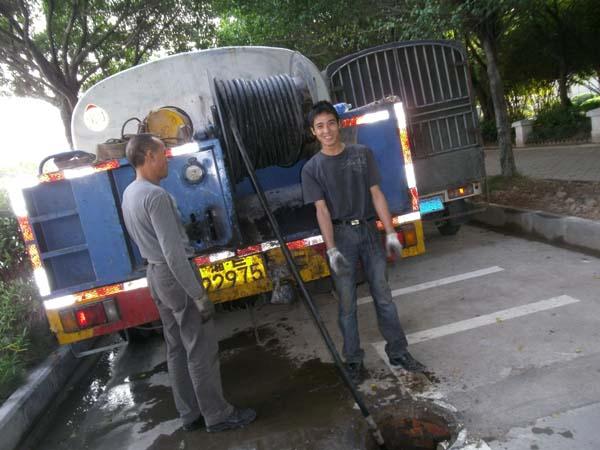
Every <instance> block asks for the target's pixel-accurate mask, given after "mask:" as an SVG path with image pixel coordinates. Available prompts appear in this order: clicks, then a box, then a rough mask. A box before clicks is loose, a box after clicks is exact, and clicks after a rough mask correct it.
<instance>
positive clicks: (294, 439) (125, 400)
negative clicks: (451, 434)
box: [37, 317, 443, 450]
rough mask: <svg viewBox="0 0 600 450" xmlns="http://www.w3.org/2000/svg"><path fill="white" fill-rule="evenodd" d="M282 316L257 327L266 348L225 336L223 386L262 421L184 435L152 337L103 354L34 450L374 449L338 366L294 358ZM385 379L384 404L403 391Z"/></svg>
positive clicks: (245, 336) (240, 336) (251, 339)
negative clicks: (396, 390) (282, 338)
mask: <svg viewBox="0 0 600 450" xmlns="http://www.w3.org/2000/svg"><path fill="white" fill-rule="evenodd" d="M286 322H287V319H286V318H285V317H284V318H282V319H280V320H278V321H277V322H275V323H274V324H270V325H266V326H261V327H259V328H258V330H257V331H258V335H259V339H260V341H261V344H260V345H259V344H258V343H257V340H256V336H255V334H254V332H253V330H246V331H242V332H238V333H236V334H235V335H233V336H232V337H230V338H226V339H224V340H222V341H221V342H220V354H221V367H222V378H223V385H224V391H225V392H226V395H227V397H228V399H229V400H230V401H231V402H232V403H233V404H236V405H239V406H251V407H253V408H255V409H256V411H257V413H258V420H257V422H255V423H254V424H252V425H251V426H249V427H247V428H245V429H242V430H237V431H232V432H226V433H215V434H208V433H206V432H205V431H204V430H199V431H196V432H191V433H186V432H184V431H183V430H182V429H181V428H180V422H179V420H178V418H177V412H176V410H175V406H174V403H173V400H172V396H171V391H170V388H169V380H168V374H167V366H166V362H165V361H162V360H161V358H158V356H159V355H162V354H163V352H164V347H163V342H162V338H161V337H159V336H155V337H153V338H151V339H149V340H148V341H147V342H145V343H144V344H142V345H130V346H129V347H127V348H125V349H123V350H121V351H120V352H119V351H113V352H111V353H108V354H106V355H104V356H103V357H102V358H101V360H100V361H99V362H98V364H97V366H96V369H95V370H94V371H93V373H92V374H90V376H89V377H86V378H84V379H83V380H81V381H80V382H79V383H78V385H76V386H73V387H72V392H71V395H70V397H69V399H68V400H67V401H66V402H65V404H64V405H63V407H62V408H61V412H60V413H58V414H57V415H56V416H55V418H54V419H53V420H52V422H51V423H49V424H48V430H50V431H49V432H48V434H47V435H46V436H45V437H44V439H43V442H42V443H40V445H39V446H38V447H37V448H38V449H40V450H42V449H44V450H47V449H53V450H72V449H73V448H77V449H156V450H158V449H165V450H166V449H182V450H183V449H192V448H202V449H232V450H233V449H236V450H237V449H239V450H241V449H256V450H259V449H275V448H281V449H283V448H289V449H293V448H298V449H301V448H302V449H308V448H311V449H334V450H335V449H340V450H341V449H353V448H356V449H359V448H361V449H362V448H369V449H370V448H374V447H373V445H374V444H373V443H372V441H371V438H370V437H369V436H367V430H366V425H365V424H364V423H363V422H362V418H361V416H360V414H359V412H358V410H357V409H355V408H353V405H354V402H353V400H352V398H351V396H350V394H349V392H348V391H347V389H346V388H345V386H344V385H343V383H342V382H341V380H340V378H339V376H338V374H337V372H336V369H335V367H334V366H333V364H332V363H324V362H322V361H321V360H320V359H318V358H310V359H307V358H306V357H305V358H301V359H298V358H291V357H290V356H289V354H288V350H289V349H286V346H285V344H283V343H282V342H281V341H280V340H279V338H278V336H280V335H285V336H287V337H289V335H290V334H293V333H294V331H293V329H292V328H291V327H290V326H288V325H287V323H286ZM385 378H386V377H385V376H384V377H383V379H379V380H377V381H375V380H373V384H372V385H371V388H370V389H371V392H372V393H373V394H378V395H370V397H371V399H370V400H371V402H373V403H374V404H379V405H380V406H381V405H384V404H389V403H390V400H391V399H396V400H398V399H400V398H401V397H402V396H401V394H400V393H394V388H393V386H392V385H393V380H392V379H391V378H390V379H389V380H388V381H387V383H383V384H382V382H383V381H385ZM378 386H383V389H381V390H379V389H378ZM377 397H384V398H382V399H379V400H378V399H377ZM380 400H383V401H380ZM441 440H443V439H442V438H439V439H438V441H441ZM432 445H433V444H432ZM392 448H393V447H390V450H391V449H392ZM398 448H399V449H400V448H401V449H407V450H408V449H412V448H434V447H432V446H431V445H430V446H429V447H407V446H403V447H398Z"/></svg>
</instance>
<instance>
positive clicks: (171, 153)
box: [165, 147, 173, 158]
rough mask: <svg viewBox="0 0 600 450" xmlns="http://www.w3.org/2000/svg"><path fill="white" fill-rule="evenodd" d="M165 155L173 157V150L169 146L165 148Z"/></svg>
mask: <svg viewBox="0 0 600 450" xmlns="http://www.w3.org/2000/svg"><path fill="white" fill-rule="evenodd" d="M165 156H166V157H167V158H172V157H173V150H172V149H171V148H170V147H169V148H167V149H165Z"/></svg>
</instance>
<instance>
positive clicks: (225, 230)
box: [11, 42, 484, 344]
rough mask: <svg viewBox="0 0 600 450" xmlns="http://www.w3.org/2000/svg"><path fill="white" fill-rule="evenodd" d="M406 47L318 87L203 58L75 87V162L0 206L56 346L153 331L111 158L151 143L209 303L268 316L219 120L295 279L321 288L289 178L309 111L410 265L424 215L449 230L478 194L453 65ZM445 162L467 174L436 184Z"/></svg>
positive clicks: (306, 222)
mask: <svg viewBox="0 0 600 450" xmlns="http://www.w3.org/2000/svg"><path fill="white" fill-rule="evenodd" d="M411 45H412V47H411V46H410V45H404V44H402V45H400V44H396V46H395V47H393V48H392V47H385V48H383V47H382V48H380V49H379V50H377V49H375V50H374V51H372V52H370V53H361V54H359V55H355V56H352V57H349V59H344V60H340V61H337V62H335V63H333V64H332V65H330V66H329V67H328V68H327V70H326V71H325V74H323V73H321V72H320V71H319V70H318V69H317V68H316V66H315V65H314V64H313V63H312V62H311V61H310V60H308V59H307V58H306V57H304V56H302V55H301V54H299V53H298V52H294V51H291V50H286V49H280V48H268V47H232V48H218V49H211V50H203V51H197V52H189V53H183V54H177V55H173V56H169V57H166V58H162V59H159V60H156V61H152V62H149V63H146V64H142V65H140V66H136V67H134V68H131V69H128V70H126V71H123V72H121V73H118V74H116V75H113V76H111V77H109V78H107V79H105V80H103V81H101V82H99V83H98V84H96V85H95V86H93V87H92V88H90V89H89V90H88V91H87V92H86V93H85V94H84V95H83V96H82V97H81V99H80V100H79V102H78V104H77V106H76V108H75V111H74V114H73V119H72V133H73V138H74V144H75V147H76V148H77V151H76V152H71V153H66V154H65V153H61V154H58V155H55V156H53V157H50V158H46V159H45V160H44V161H43V162H42V164H40V171H39V175H38V177H37V178H36V179H35V180H33V181H31V182H29V183H27V184H26V185H24V186H22V187H21V188H20V189H18V190H16V191H14V192H12V194H11V200H12V205H13V209H14V212H15V214H16V215H17V217H18V220H19V224H20V227H21V231H22V235H23V239H24V241H25V244H26V246H27V250H28V252H29V256H30V258H31V262H32V265H33V269H34V276H35V279H36V282H37V284H38V287H39V290H40V294H41V297H42V299H43V302H44V306H45V310H46V314H47V317H48V320H49V323H50V326H51V329H52V331H53V332H54V333H55V334H56V336H57V338H58V341H59V342H60V343H61V344H70V343H74V342H78V341H82V340H85V339H89V338H92V337H96V336H101V335H105V334H109V333H115V332H122V331H124V330H127V329H131V328H134V327H138V326H140V325H143V324H146V323H150V322H153V321H157V320H159V316H158V312H157V310H156V307H155V306H154V304H153V302H152V300H151V298H150V294H149V291H148V286H147V281H146V279H145V261H144V260H143V259H142V257H141V255H140V253H139V250H138V249H137V247H136V245H135V243H134V242H133V241H132V240H131V238H130V237H129V236H128V234H127V231H126V229H125V227H124V224H123V218H122V215H121V208H120V205H121V198H122V194H123V191H124V190H125V188H126V187H127V185H128V184H129V183H130V182H131V181H132V180H133V179H134V175H135V174H134V170H133V168H132V167H131V166H130V165H129V163H128V162H127V160H126V159H125V158H124V148H125V144H126V141H127V138H128V136H129V135H130V134H131V133H136V132H141V131H143V132H151V133H154V134H155V135H157V136H159V137H160V138H161V139H163V141H164V142H165V143H166V145H167V147H168V150H167V155H168V158H169V176H168V177H167V178H166V179H164V180H163V181H162V185H163V186H164V187H165V189H167V190H168V191H169V192H170V193H171V194H172V195H173V196H174V198H175V200H176V202H177V205H178V208H179V210H180V213H181V218H182V220H183V223H184V225H185V226H186V230H187V231H188V235H189V236H190V239H191V242H192V243H193V246H194V248H195V250H196V255H195V257H194V259H193V261H194V263H195V264H196V266H197V267H198V271H199V273H200V275H201V277H202V280H203V284H204V286H205V288H206V289H207V291H208V295H209V297H210V298H211V300H212V301H213V302H215V303H224V302H230V301H234V300H237V299H241V298H245V297H249V296H255V295H257V294H269V293H270V294H269V295H270V296H271V297H270V298H271V300H272V301H273V302H281V301H286V300H289V298H290V296H291V295H292V294H293V290H294V289H293V282H292V281H291V275H290V273H289V271H288V269H287V267H286V264H285V260H284V258H283V255H282V252H281V249H280V248H279V244H278V242H277V241H276V240H275V237H274V235H273V232H272V230H271V229H270V227H269V225H268V223H267V220H266V217H265V213H264V211H263V210H262V209H261V208H260V205H259V202H258V199H257V196H256V193H255V192H254V190H253V188H252V187H251V184H250V182H249V179H248V176H247V173H246V170H245V168H244V166H243V165H242V163H241V161H240V157H239V153H238V151H237V147H236V143H235V140H234V139H233V136H232V134H231V126H230V124H231V123H232V121H234V122H235V123H236V125H237V127H238V129H239V131H240V134H241V137H242V140H243V142H244V145H245V147H246V149H247V151H248V153H249V154H250V157H251V159H252V163H253V165H254V168H255V171H256V174H257V177H258V179H259V181H260V183H261V185H262V188H263V189H264V191H265V193H266V196H267V199H268V201H269V204H270V207H271V209H272V211H273V213H274V214H275V217H276V218H277V220H278V222H279V225H280V227H281V230H282V232H283V235H284V236H285V239H286V241H287V246H288V247H289V249H290V250H291V251H292V254H293V256H294V259H295V262H296V264H297V265H298V267H299V270H300V274H301V276H302V278H303V279H304V280H305V281H315V280H318V279H321V278H325V277H328V276H329V269H328V265H327V263H326V257H325V248H324V243H323V239H322V237H321V236H320V232H319V228H318V225H317V222H316V218H315V211H314V207H313V206H312V205H304V203H303V201H302V193H301V186H300V172H301V169H302V167H303V165H304V164H305V163H306V161H307V160H308V158H310V157H311V156H312V155H313V154H314V153H315V152H316V151H318V147H317V144H316V142H314V140H313V139H312V138H311V135H310V133H309V129H308V127H307V124H306V123H305V119H304V118H305V116H306V113H307V111H308V110H309V109H310V107H311V105H312V104H313V103H314V102H316V101H318V100H332V99H333V101H334V102H336V103H339V105H338V106H337V107H338V108H339V110H340V112H341V126H342V135H343V139H344V140H345V141H346V142H347V143H352V142H355V143H362V144H365V145H367V146H369V147H370V148H372V149H373V152H374V156H375V159H376V161H377V164H378V165H379V169H380V172H381V179H382V182H381V188H382V190H383V192H384V193H385V195H386V197H387V199H388V203H389V207H390V211H391V212H392V214H393V221H394V225H395V227H396V230H397V232H398V236H399V238H400V240H401V242H403V244H404V250H403V252H402V257H410V256H416V255H419V254H422V253H423V252H424V251H425V245H424V239H423V228H422V218H423V216H424V215H426V214H437V216H438V217H439V218H440V220H441V222H440V227H442V229H443V227H444V226H446V227H452V226H453V227H456V226H457V222H451V221H452V220H453V219H454V217H455V215H453V208H452V207H451V205H449V203H450V202H454V201H457V200H462V199H464V198H465V197H468V196H472V195H477V194H479V193H480V192H481V187H480V186H481V185H480V183H481V180H482V177H483V176H484V172H483V168H482V165H483V160H482V150H481V146H480V145H478V144H476V143H475V138H474V137H473V136H474V135H475V133H474V132H473V130H474V129H476V128H477V121H476V116H475V112H474V107H473V104H472V99H471V98H470V97H469V96H470V87H469V86H470V85H469V84H468V77H467V70H466V67H465V61H464V52H462V50H461V49H460V48H459V47H457V46H456V45H455V44H452V43H448V42H436V43H429V44H425V43H414V44H411ZM411 58H414V59H411ZM432 58H433V59H432ZM432 61H435V62H436V65H433V62H432ZM415 62H416V63H417V67H416V68H415V67H414V66H413V65H414V63H415ZM442 62H443V63H444V64H446V66H447V67H445V68H444V66H442ZM406 65H409V66H410V67H405V66H406ZM415 70H416V72H415ZM406 71H408V72H406ZM417 73H418V77H417ZM411 74H412V75H411ZM406 77H409V78H410V79H411V80H412V83H413V84H412V85H410V86H409V87H410V88H407V87H406V86H405V84H403V83H405V82H406ZM417 79H418V80H419V82H420V83H421V84H415V83H416V80H417ZM358 80H361V82H360V84H357V83H358ZM399 80H403V81H402V82H401V81H399ZM425 80H427V82H428V83H430V84H429V85H427V86H426V83H425ZM432 85H435V86H434V87H433V91H431V86H432ZM399 87H400V89H399ZM430 91H431V92H432V93H428V92H430ZM448 92H450V93H451V94H452V95H454V96H455V97H456V98H454V97H452V98H450V97H449V96H451V94H448ZM412 94H414V96H411V95H412ZM419 95H421V96H419ZM465 96H466V97H465ZM467 97H469V104H468V105H467V101H466V99H467ZM424 102H425V103H426V104H424ZM432 105H433V106H432ZM420 108H421V109H420ZM436 108H437V109H436ZM440 111H443V112H444V114H443V115H442V114H441V113H440ZM411 114H412V116H411ZM467 131H468V132H467ZM445 144H448V145H451V147H448V148H446V147H443V146H444V145H445ZM416 145H418V147H415V146H416ZM457 145H459V147H457V148H456V149H455V147H456V146H457ZM440 146H442V147H440ZM452 146H454V147H452ZM424 147H427V148H429V150H427V151H424V150H423V148H424ZM440 148H442V150H440ZM427 152H429V153H427ZM453 154H454V155H456V156H455V157H454V159H453V157H452V155H453ZM451 161H454V162H451ZM461 164H464V165H465V166H468V169H469V170H470V171H471V172H472V173H469V174H466V175H465V176H463V177H458V176H457V174H456V170H453V171H451V170H450V166H451V167H454V169H456V168H457V167H459V166H461ZM449 165H450V166H449ZM53 166H54V167H53ZM473 168H475V169H476V170H471V169H473ZM430 171H433V172H435V173H432V172H430ZM438 171H439V173H438ZM450 175H451V176H450ZM444 177H446V178H447V181H446V182H444V181H443V180H442V178H444ZM421 187H423V188H424V190H425V191H426V193H427V196H426V197H425V198H423V196H422V192H420V190H421ZM420 194H421V196H420ZM459 209H460V208H459ZM462 212H463V211H462V210H461V211H459V215H460V214H461V213H462ZM379 225H380V227H381V224H379ZM381 229H382V227H381ZM448 231H453V230H451V229H446V230H445V232H448Z"/></svg>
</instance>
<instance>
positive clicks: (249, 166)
mask: <svg viewBox="0 0 600 450" xmlns="http://www.w3.org/2000/svg"><path fill="white" fill-rule="evenodd" d="M229 125H230V127H229V129H230V130H231V133H232V135H233V139H234V141H235V143H236V144H237V149H238V151H239V154H240V156H241V159H242V161H243V163H244V165H245V167H246V170H247V172H248V176H249V178H250V181H251V182H252V185H253V186H254V189H255V190H256V194H257V196H258V199H259V200H260V204H261V206H262V207H263V209H264V210H265V213H266V214H267V217H268V219H269V222H270V224H271V227H272V228H273V232H274V233H275V236H276V237H277V240H278V241H279V245H280V246H281V251H282V252H283V256H284V257H285V260H286V262H287V265H288V267H289V268H290V271H291V272H292V275H293V276H294V279H295V280H296V283H297V284H298V287H299V288H300V292H301V293H302V298H303V299H304V303H305V305H306V307H307V309H308V310H309V312H310V313H311V315H312V317H313V319H314V321H315V324H316V325H317V328H318V329H319V332H320V333H321V337H322V338H323V340H324V341H325V345H326V346H327V348H328V350H329V353H330V354H331V356H332V357H333V361H334V363H335V367H336V368H337V370H338V372H339V374H340V376H341V377H342V380H343V381H344V383H345V384H346V387H347V388H348V389H349V390H350V392H351V393H352V396H353V397H354V401H355V402H356V404H357V405H358V407H359V409H360V412H361V413H362V415H363V417H364V418H365V420H366V421H367V425H368V426H369V429H370V430H371V434H372V435H373V438H374V439H375V442H377V444H378V445H379V448H381V449H382V450H385V442H384V440H383V436H382V435H381V432H380V431H379V428H378V427H377V424H376V423H375V421H374V420H373V417H372V416H371V414H370V413H369V410H368V409H367V406H366V404H365V402H364V400H363V398H362V396H361V395H360V393H359V392H358V391H357V390H356V387H355V386H354V384H353V383H352V380H351V379H350V376H349V375H348V372H347V371H346V369H345V368H344V365H343V363H342V359H341V358H340V355H339V353H338V352H337V350H336V348H335V345H334V343H333V340H332V339H331V336H330V335H329V332H328V331H327V327H325V324H324V323H323V319H321V315H320V314H319V311H318V310H317V307H316V306H315V303H314V301H313V299H312V296H311V295H310V293H309V292H308V290H307V289H306V285H305V284H304V281H303V280H302V277H301V276H300V272H298V268H297V267H296V263H295V262H294V259H293V257H292V254H291V253H290V250H289V249H288V247H287V245H286V242H285V240H284V239H283V235H282V234H281V230H280V229H279V224H278V223H277V219H275V216H274V215H273V212H272V211H271V208H270V207H269V204H268V202H267V198H266V196H265V193H264V191H263V189H262V187H261V185H260V183H259V182H258V179H257V178H256V173H255V172H254V170H255V167H254V165H253V162H252V160H251V159H250V156H249V154H248V152H247V151H246V148H245V146H244V143H243V140H242V136H241V133H240V131H239V130H238V128H237V125H236V122H235V120H234V119H231V120H229Z"/></svg>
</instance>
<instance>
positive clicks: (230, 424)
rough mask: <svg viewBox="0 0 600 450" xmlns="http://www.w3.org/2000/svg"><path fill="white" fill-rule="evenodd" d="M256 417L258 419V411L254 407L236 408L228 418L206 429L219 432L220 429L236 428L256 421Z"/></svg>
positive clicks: (210, 431)
mask: <svg viewBox="0 0 600 450" xmlns="http://www.w3.org/2000/svg"><path fill="white" fill-rule="evenodd" d="M254 419H256V411H254V410H253V409H250V408H234V409H233V412H232V413H231V415H230V416H229V417H228V418H227V419H225V420H224V421H223V422H220V423H216V424H214V425H211V426H209V427H206V431H208V432H209V433H217V432H219V431H227V430H235V429H237V428H243V427H245V426H246V425H248V424H250V423H252V422H254Z"/></svg>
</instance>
